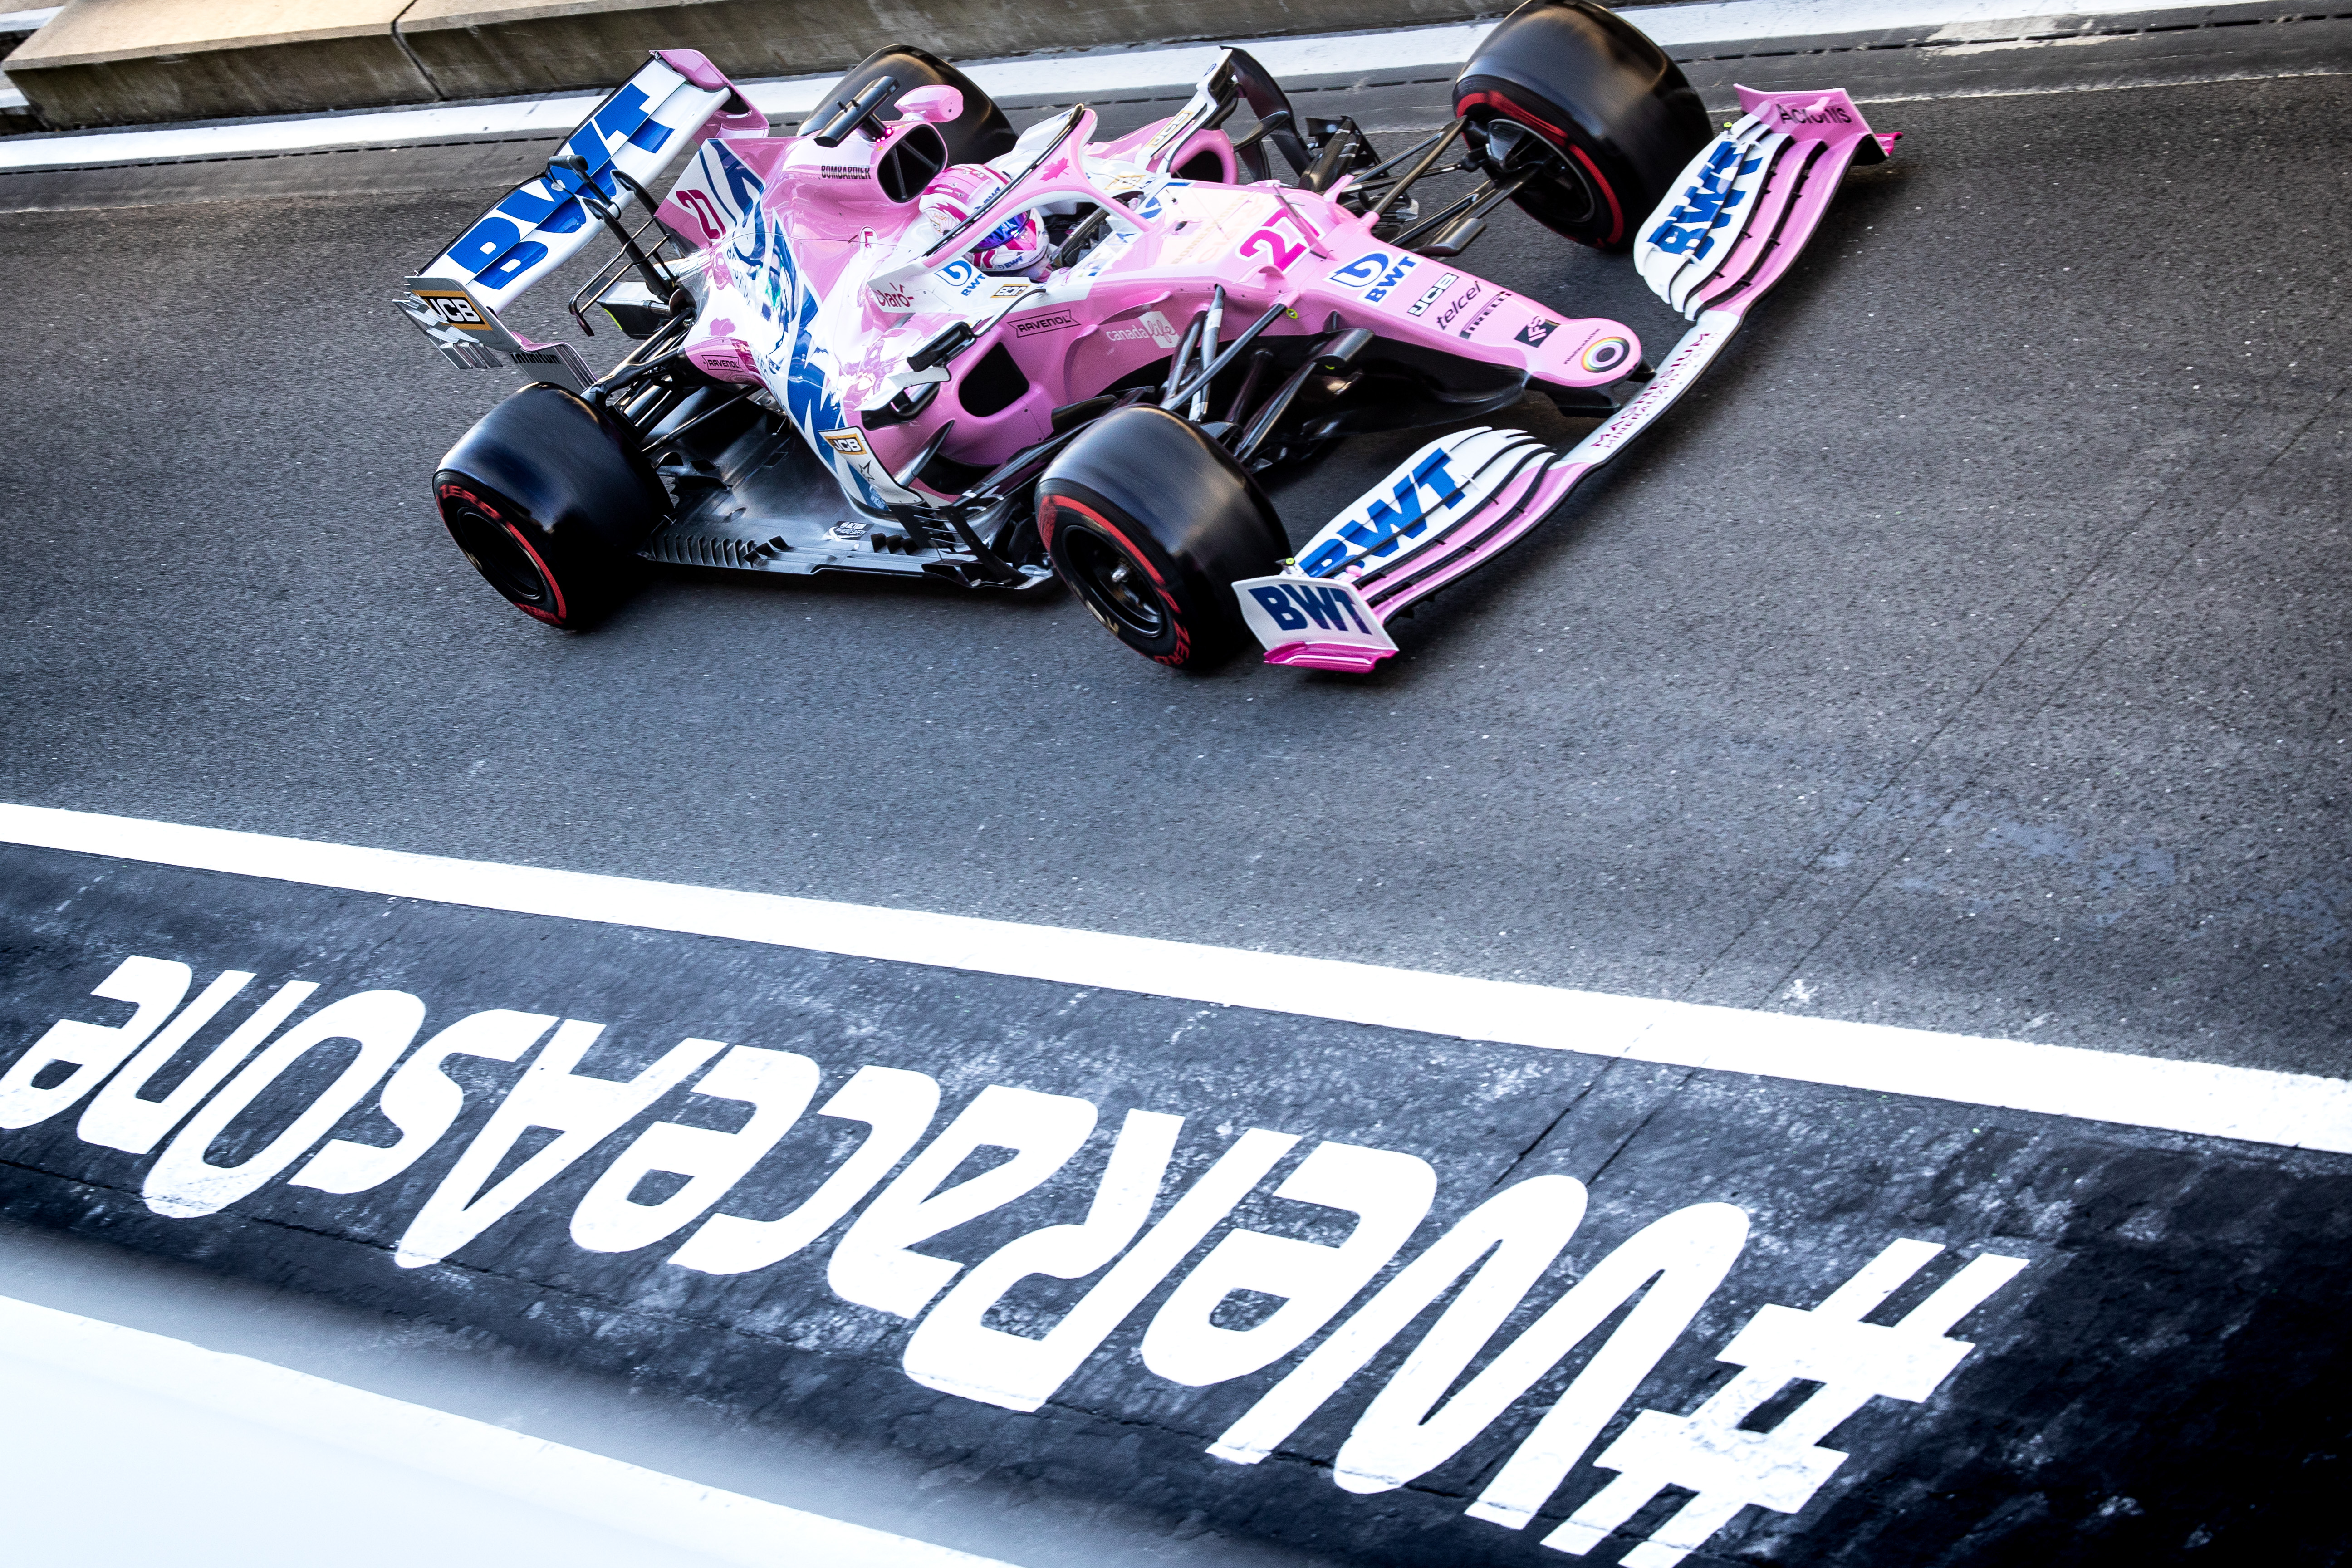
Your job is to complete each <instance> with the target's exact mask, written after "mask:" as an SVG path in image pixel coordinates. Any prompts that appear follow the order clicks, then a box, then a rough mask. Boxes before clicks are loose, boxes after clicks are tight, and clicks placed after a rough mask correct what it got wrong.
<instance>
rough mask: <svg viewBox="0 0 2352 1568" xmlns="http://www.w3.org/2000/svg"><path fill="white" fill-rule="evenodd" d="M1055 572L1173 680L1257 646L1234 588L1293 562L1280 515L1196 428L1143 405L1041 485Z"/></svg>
mask: <svg viewBox="0 0 2352 1568" xmlns="http://www.w3.org/2000/svg"><path fill="white" fill-rule="evenodd" d="M1037 532H1038V536H1039V538H1041V539H1042V540H1043V541H1044V542H1045V551H1046V553H1047V555H1048V556H1050V557H1051V558H1052V560H1053V563H1054V570H1055V572H1056V573H1058V574H1060V575H1061V578H1062V580H1063V582H1065V583H1066V584H1069V587H1070V589H1071V591H1072V592H1073V593H1075V594H1076V595H1077V596H1078V599H1079V601H1080V602H1081V603H1082V604H1084V605H1086V607H1087V610H1088V611H1089V612H1090V613H1091V614H1092V615H1093V616H1094V617H1095V619H1097V620H1098V621H1100V622H1101V623H1102V624H1103V625H1104V626H1105V627H1107V628H1108V630H1109V631H1110V633H1111V635H1112V636H1113V637H1118V640H1119V641H1121V642H1123V643H1125V644H1126V645H1127V646H1128V647H1131V648H1133V649H1134V650H1135V651H1136V652H1138V653H1139V654H1141V655H1143V656H1144V658H1150V659H1156V660H1157V661H1159V662H1160V663H1161V664H1164V665H1167V666H1169V667H1170V668H1174V669H1199V668H1204V667H1206V666H1208V665H1211V664H1214V663H1216V662H1217V661H1218V660H1220V659H1223V658H1226V657H1227V656H1229V655H1230V654H1232V653H1233V652H1234V650H1235V649H1236V648H1238V647H1241V646H1242V645H1243V644H1244V643H1245V642H1246V641H1247V640H1248V638H1249V629H1248V627H1247V626H1246V625H1245V624H1244V622H1243V620H1242V616H1241V610H1240V607H1239V605H1236V604H1235V603H1234V590H1233V585H1234V583H1236V582H1238V581H1240V580H1241V579H1243V578H1244V577H1265V576H1271V575H1272V574H1274V573H1276V571H1278V570H1280V568H1281V563H1282V558H1283V557H1284V556H1286V555H1287V554H1289V552H1290V545H1289V542H1288V540H1287V539H1286V537H1285V536H1284V534H1283V531H1282V524H1281V521H1280V520H1279V519H1278V518H1276V515H1275V511H1274V508H1273V507H1272V505H1270V504H1269V503H1268V502H1267V500H1266V499H1265V493H1264V492H1263V491H1261V490H1260V489H1258V487H1257V483H1256V481H1255V480H1254V479H1251V478H1250V477H1249V475H1248V474H1247V473H1245V472H1244V471H1243V469H1242V467H1241V465H1240V464H1238V463H1236V462H1234V459H1233V455H1232V454H1231V453H1229V452H1227V451H1226V450H1225V449H1224V448H1223V447H1221V446H1219V445H1218V444H1217V443H1216V442H1215V441H1213V440H1212V439H1211V438H1210V437H1207V436H1206V435H1204V434H1202V431H1201V428H1200V426H1197V425H1194V424H1192V423H1191V422H1190V421H1188V420H1185V419H1181V418H1179V417H1177V416H1175V415H1173V414H1171V413H1169V412H1168V411H1167V410H1165V409H1161V408H1155V407H1152V406H1151V405H1149V404H1138V405H1134V406H1132V407H1129V408H1122V409H1118V410H1116V411H1115V412H1113V413H1111V414H1109V415H1107V416H1104V418H1103V419H1102V420H1100V421H1099V422H1098V423H1097V424H1096V425H1095V426H1093V427H1092V428H1090V429H1088V430H1087V432H1086V433H1085V434H1084V435H1082V436H1080V437H1078V438H1077V439H1076V440H1075V441H1073V442H1071V443H1070V445H1069V446H1068V447H1066V448H1065V449H1064V450H1063V452H1062V454H1061V456H1060V457H1058V458H1055V459H1054V466H1053V467H1052V468H1048V469H1046V470H1045V478H1044V479H1040V480H1039V481H1038V483H1037Z"/></svg>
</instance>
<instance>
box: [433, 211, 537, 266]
mask: <svg viewBox="0 0 2352 1568" xmlns="http://www.w3.org/2000/svg"><path fill="white" fill-rule="evenodd" d="M521 237H522V230H521V229H520V228H517V227H516V226H514V225H513V224H511V223H509V222H508V221H507V220H506V219H505V218H502V217H499V216H496V215H495V214H493V215H492V216H488V217H486V218H484V219H483V220H482V221H481V222H479V223H478V224H476V225H475V226H473V227H471V228H469V229H467V231H466V232H465V234H464V235H463V236H462V237H460V238H459V239H458V240H457V243H456V244H454V245H452V246H450V247H449V258H450V259H451V260H453V261H455V262H456V263H457V265H458V266H460V267H463V268H466V270H467V271H468V272H471V273H472V274H474V276H476V277H477V278H478V277H480V276H481V274H482V269H483V268H486V267H488V265H489V264H490V263H491V262H493V261H496V260H497V259H498V258H499V257H501V256H504V255H505V254H506V253H507V248H508V247H509V246H511V245H513V244H514V242H515V241H517V240H519V239H520V238H521Z"/></svg>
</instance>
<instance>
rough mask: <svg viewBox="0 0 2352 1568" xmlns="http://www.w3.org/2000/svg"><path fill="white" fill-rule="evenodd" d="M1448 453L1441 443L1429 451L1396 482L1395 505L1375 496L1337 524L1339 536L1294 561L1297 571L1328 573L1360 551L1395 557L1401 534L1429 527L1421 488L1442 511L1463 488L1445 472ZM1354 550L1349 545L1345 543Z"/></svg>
mask: <svg viewBox="0 0 2352 1568" xmlns="http://www.w3.org/2000/svg"><path fill="white" fill-rule="evenodd" d="M1450 456H1451V454H1450V453H1448V452H1446V451H1445V450H1444V448H1443V447H1441V448H1439V449H1438V450H1437V451H1434V452H1432V453H1431V454H1430V455H1429V456H1428V457H1426V458H1423V459H1422V460H1421V461H1420V462H1418V463H1416V464H1414V465H1413V469H1412V472H1411V473H1409V474H1406V475H1404V476H1403V477H1402V478H1401V479H1398V480H1397V482H1396V489H1394V490H1393V491H1392V492H1391V494H1392V495H1393V497H1394V499H1395V504H1394V505H1391V504H1390V502H1389V501H1388V500H1382V499H1381V498H1380V497H1378V496H1375V497H1373V498H1372V504H1371V505H1370V506H1369V507H1366V508H1365V509H1364V515H1363V516H1362V517H1360V518H1350V519H1349V520H1348V521H1345V522H1342V523H1341V524H1340V525H1339V533H1340V536H1341V537H1339V538H1338V539H1330V540H1326V541H1324V542H1323V543H1322V545H1321V546H1320V547H1318V549H1317V550H1316V552H1315V553H1314V554H1312V555H1310V556H1308V557H1307V559H1306V560H1304V561H1301V562H1300V563H1298V569H1299V570H1300V571H1301V572H1304V573H1306V574H1307V575H1308V576H1309V577H1328V576H1330V575H1331V574H1333V573H1335V572H1337V571H1339V568H1340V567H1341V566H1342V565H1344V564H1345V563H1347V562H1348V560H1349V558H1350V557H1352V556H1357V555H1359V554H1362V555H1393V554H1395V553H1396V548H1397V541H1398V539H1399V538H1404V539H1411V538H1413V537H1414V536H1415V535H1417V534H1419V533H1421V532H1422V531H1423V530H1424V529H1426V528H1427V527H1428V526H1429V521H1428V517H1429V514H1428V512H1427V510H1424V509H1423V505H1422V500H1421V492H1422V491H1423V490H1424V489H1425V490H1427V491H1428V492H1429V493H1430V494H1431V495H1432V496H1434V497H1435V498H1436V500H1437V510H1440V511H1443V510H1445V509H1446V508H1447V507H1448V506H1451V505H1452V504H1453V503H1454V500H1455V498H1456V497H1458V496H1459V495H1460V494H1461V493H1462V486H1461V485H1460V483H1459V482H1457V481H1456V480H1455V479H1454V476H1453V474H1451V473H1449V472H1448V471H1447V470H1446V467H1445V465H1446V462H1447V459H1448V458H1450ZM1351 544H1352V545H1353V546H1354V547H1355V548H1354V549H1352V550H1351V549H1349V545H1351Z"/></svg>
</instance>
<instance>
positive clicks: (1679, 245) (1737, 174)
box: [1234, 87, 1895, 674]
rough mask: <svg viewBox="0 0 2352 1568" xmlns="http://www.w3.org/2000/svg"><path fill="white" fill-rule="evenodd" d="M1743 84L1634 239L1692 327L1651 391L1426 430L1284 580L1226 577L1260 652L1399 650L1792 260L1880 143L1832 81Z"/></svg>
mask: <svg viewBox="0 0 2352 1568" xmlns="http://www.w3.org/2000/svg"><path fill="white" fill-rule="evenodd" d="M1738 92H1739V103H1740V107H1741V109H1742V110H1745V113H1743V114H1742V116H1741V117H1740V118H1739V119H1738V121H1734V122H1733V123H1732V124H1731V125H1729V126H1728V127H1727V129H1726V130H1725V131H1724V132H1723V134H1722V135H1720V136H1718V137H1717V138H1716V139H1715V141H1714V142H1711V143H1709V144H1708V145H1707V147H1706V149H1705V150H1703V151H1702V152H1701V153H1699V154H1698V156H1697V157H1696V158H1694V159H1693V160H1691V163H1690V164H1689V166H1688V167H1687V168H1685V170H1684V172H1683V176H1682V178H1681V179H1680V180H1679V181H1678V182H1677V183H1676V185H1675V194H1674V195H1669V196H1668V197H1667V198H1666V199H1665V200H1664V201H1663V202H1661V203H1660V204H1659V205H1658V207H1657V210H1656V211H1654V212H1653V213H1652V214H1651V215H1650V216H1649V218H1648V220H1647V221H1646V222H1645V223H1644V224H1643V227H1642V230H1641V238H1640V240H1639V241H1638V242H1637V244H1636V245H1635V247H1634V250H1633V262H1634V266H1635V267H1636V268H1638V269H1639V270H1640V272H1641V274H1642V277H1643V280H1644V281H1645V282H1647V283H1648V284H1649V286H1650V288H1651V289H1652V290H1653V291H1654V293H1656V294H1657V295H1658V297H1659V298H1661V299H1663V300H1665V301H1666V302H1667V303H1668V304H1669V305H1671V306H1673V307H1674V309H1675V310H1676V311H1678V312H1680V313H1681V314H1682V315H1683V317H1684V318H1685V320H1688V321H1692V322H1694V325H1693V326H1692V327H1691V329H1690V331H1687V332H1685V333H1684V334H1683V337H1682V339H1681V341H1680V342H1676V343H1675V346H1674V349H1673V350H1672V351H1671V352H1670V353H1667V355H1666V356H1665V358H1664V361H1663V362H1662V363H1660V364H1659V365H1658V367H1657V370H1656V373H1655V374H1654V375H1653V376H1652V377H1651V378H1650V380H1649V382H1648V384H1646V385H1644V386H1643V387H1642V390H1641V391H1640V392H1639V393H1638V394H1636V395H1634V396H1633V398H1632V399H1631V400H1629V401H1628V402H1626V403H1625V404H1624V405H1622V407H1620V408H1619V409H1618V410H1617V412H1616V413H1615V414H1613V415H1612V416H1609V417H1608V418H1607V419H1605V420H1603V421H1602V422H1601V424H1600V425H1599V426H1597V427H1596V428H1594V429H1593V431H1592V432H1591V434H1590V435H1588V436H1586V437H1584V438H1583V439H1582V440H1581V441H1579V442H1578V443H1577V444H1576V445H1575V446H1574V447H1570V448H1569V449H1568V450H1566V451H1564V452H1562V451H1557V450H1555V449H1553V448H1552V447H1548V446H1546V445H1545V444H1544V443H1542V442H1540V441H1538V440H1536V439H1535V438H1534V437H1531V436H1528V435H1527V434H1526V433H1525V432H1523V431H1517V430H1496V429H1492V428H1489V427H1486V426H1476V427H1474V428H1471V429H1467V430H1459V431H1455V432H1454V433H1452V434H1451V435H1448V436H1444V437H1441V438H1439V439H1438V440H1435V441H1433V442H1431V443H1430V444H1429V445H1428V446H1426V447H1423V448H1422V449H1421V450H1420V451H1418V452H1415V453H1414V454H1413V455H1412V457H1410V458H1406V459H1405V461H1404V462H1403V464H1402V465H1401V466H1400V467H1399V468H1397V469H1396V470H1395V471H1394V472H1393V473H1391V474H1390V475H1389V476H1388V477H1387V478H1386V479H1382V480H1381V482H1380V483H1379V484H1377V485H1374V486H1373V487H1372V488H1371V489H1370V490H1368V491H1366V492H1365V493H1364V494H1363V495H1362V496H1361V497H1360V498H1358V500H1356V501H1355V502H1354V503H1352V504H1351V505H1349V507H1347V508H1346V509H1344V510H1341V511H1340V512H1339V515H1338V516H1337V517H1334V518H1333V519H1332V520H1331V521H1330V522H1328V523H1327V524H1326V525H1325V526H1324V527H1323V529H1322V530H1321V531H1318V533H1317V534H1316V535H1315V537H1314V538H1313V539H1312V540H1310V541H1308V542H1307V545H1306V547H1305V548H1303V549H1302V550H1300V552H1298V555H1297V560H1296V561H1295V562H1294V563H1292V564H1291V565H1289V566H1287V567H1286V568H1285V569H1284V571H1283V572H1282V573H1281V574H1278V575H1276V576H1272V577H1256V578H1251V579H1248V580H1246V581H1244V582H1240V583H1236V584H1234V592H1235V593H1236V594H1237V595H1239V596H1240V599H1241V607H1242V614H1243V616H1244V619H1246V620H1247V621H1248V623H1249V626H1250V629H1251V630H1252V631H1253V632H1255V634H1256V635H1257V637H1258V640H1259V641H1260V642H1262V643H1263V644H1265V649H1266V654H1265V658H1266V662H1267V663H1269V664H1286V665H1297V666H1301V667H1304V668H1311V669H1335V670H1345V671H1349V672H1352V673H1357V674H1361V673H1363V672H1366V671H1369V670H1370V669H1372V668H1374V667H1375V666H1377V665H1378V664H1379V663H1380V661H1381V659H1383V658H1388V657H1389V656H1390V655H1391V654H1392V653H1394V652H1395V651H1396V644H1395V642H1394V641H1392V640H1391V638H1390V637H1389V635H1388V632H1387V629H1386V626H1385V623H1386V622H1387V621H1389V620H1390V619H1391V618H1392V617H1394V616H1396V615H1397V614H1399V613H1400V612H1401V611H1402V610H1404V609H1406V608H1407V607H1409V606H1410V605H1413V604H1415V603H1417V602H1418V601H1420V600H1422V599H1424V598H1426V597H1428V596H1429V595H1431V594H1433V593H1435V592H1436V591H1437V590H1438V589H1440V588H1442V587H1444V585H1445V584H1448V583H1451V582H1453V581H1454V579H1455V578H1457V577H1459V576H1461V575H1462V574H1465V573H1466V572H1469V571H1472V570H1474V569H1475V568H1476V567H1478V566H1479V565H1482V564H1483V563H1486V561H1488V560H1490V559H1492V558H1493V557H1494V556H1495V555H1496V554H1497V553H1499V552H1501V551H1502V550H1504V549H1505V548H1506V547H1507V546H1508V545H1509V544H1510V543H1512V542H1514V541H1515V540H1517V539H1518V538H1519V537H1520V536H1521V535H1523V534H1525V533H1526V532H1527V531H1528V530H1529V529H1531V528H1533V527H1535V525H1536V524H1537V523H1538V522H1541V521H1543V520H1544V519H1545V518H1546V517H1547V516H1549V514H1550V513H1551V511H1552V510H1553V509H1554V508H1555V507H1557V506H1558V505H1559V503H1560V501H1561V500H1564V499H1565V498H1566V497H1567V495H1568V493H1569V491H1570V490H1571V489H1575V488H1576V485H1577V484H1578V482H1579V481H1580V480H1581V479H1583V478H1584V477H1585V476H1586V475H1587V474H1590V473H1591V472H1592V471H1593V470H1594V469H1595V468H1600V467H1601V465H1602V464H1604V463H1606V462H1608V461H1609V460H1610V459H1611V458H1614V457H1616V456H1617V455H1618V454H1619V453H1620V452H1622V451H1623V450H1624V449H1625V448H1626V447H1627V446H1628V445H1630V444H1631V443H1632V441H1633V437H1636V436H1638V435H1640V434H1641V433H1642V431H1643V430H1644V429H1646V428H1648V427H1649V426H1650V425H1651V424H1652V423H1653V422H1654V420H1656V419H1657V417H1658V416H1660V415H1662V414H1664V412H1665V411H1666V410H1667V409H1668V408H1669V407H1671V406H1672V405H1674V403H1675V400H1676V399H1677V398H1679V397H1681V396H1682V395H1683V394H1684V393H1685V392H1686V391H1688V390H1689V389H1690V387H1691V386H1692V384H1694V383H1696V381H1697V380H1698V378H1699V377H1700V376H1701V375H1702V374H1705V372H1706V368H1707V366H1708V365H1710V364H1712V363H1714V362H1715V359H1716V356H1717V355H1718V354H1720V353H1722V352H1723V349H1724V345H1725V344H1727V343H1728V342H1730V341H1731V338H1732V335H1733V334H1734V333H1735V332H1737V331H1738V330H1739V327H1740V324H1741V323H1742V321H1744V320H1745V319H1746V317H1747V314H1748V310H1749V309H1750V308H1752V307H1753V306H1754V305H1755V303H1756V301H1757V300H1759V299H1760V298H1761V297H1762V296H1763V294H1764V293H1765V291H1766V290H1768V289H1770V288H1771V287H1772V285H1773V284H1775V283H1776V282H1778V281H1780V278H1781V276H1782V274H1784V273H1785V272H1787V271H1788V269H1789V268H1790V264H1791V263H1793V262H1794V261H1795V260H1796V258H1797V256H1798V253H1799V252H1801V250H1803V248H1804V247H1805V244H1806V242H1807V241H1808V240H1810V239H1811V237H1812V236H1813V232H1814V230H1815V229H1816V228H1817V227H1818V226H1819V225H1820V223H1821V219H1822V214H1823V213H1825V212H1826V211H1828V209H1829V205H1830V202H1831V200H1832V198H1833V197H1834V196H1835V195H1836V194H1837V188H1838V183H1839V181H1840V180H1841V179H1842V178H1843V175H1844V174H1845V172H1846V170H1847V168H1848V167H1850V166H1851V165H1852V164H1853V163H1856V162H1857V161H1859V162H1862V163H1876V162H1878V161H1880V160H1881V159H1884V158H1885V156H1886V155H1887V154H1888V153H1889V152H1891V151H1892V150H1893V147H1894V143H1895V136H1891V135H1879V134H1877V133H1875V132H1872V130H1871V129H1870V127H1869V125H1868V124H1867V123H1865V122H1864V120H1863V117H1862V111H1861V110H1858V109H1856V108H1855V107H1854V105H1853V100H1851V99H1849V98H1848V97H1846V95H1845V94H1844V93H1843V91H1839V90H1836V89H1832V90H1830V91H1827V92H1818V93H1801V92H1758V91H1755V90H1754V89H1749V88H1745V87H1743V88H1740V89H1738Z"/></svg>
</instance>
